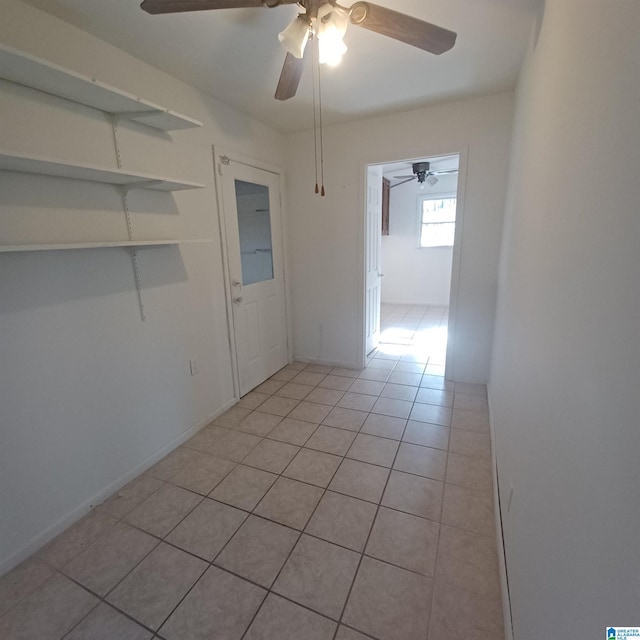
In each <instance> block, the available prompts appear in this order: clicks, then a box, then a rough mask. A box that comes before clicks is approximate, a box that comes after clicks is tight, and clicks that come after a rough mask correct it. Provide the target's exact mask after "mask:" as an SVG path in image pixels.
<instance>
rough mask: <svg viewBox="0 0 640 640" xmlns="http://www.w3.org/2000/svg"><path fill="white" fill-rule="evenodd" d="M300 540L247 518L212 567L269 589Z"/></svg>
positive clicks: (276, 526) (295, 534)
mask: <svg viewBox="0 0 640 640" xmlns="http://www.w3.org/2000/svg"><path fill="white" fill-rule="evenodd" d="M299 537H300V534H299V533H298V532H297V531H294V530H293V529H289V527H283V526H282V525H281V524H276V523H275V522H271V520H264V519H263V518H258V517H257V516H249V518H248V519H247V520H246V522H245V523H244V524H243V525H242V526H241V527H240V529H238V532H237V533H236V535H235V536H234V537H233V540H231V542H229V544H227V546H226V547H225V548H224V550H223V551H222V553H221V554H220V555H219V556H218V557H217V558H216V560H215V564H217V565H218V566H220V567H222V568H224V569H228V570H229V571H231V572H232V573H235V574H238V575H240V576H242V577H243V578H247V579H248V580H251V581H252V582H257V583H258V584H259V585H262V586H263V587H266V588H267V589H269V588H270V587H271V585H272V584H273V581H274V580H275V579H276V576H277V575H278V572H279V571H280V569H281V568H282V565H284V563H285V561H286V559H287V558H288V557H289V553H291V549H293V547H294V546H295V544H296V542H297V541H298V538H299Z"/></svg>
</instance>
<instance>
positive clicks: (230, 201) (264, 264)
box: [220, 160, 288, 396]
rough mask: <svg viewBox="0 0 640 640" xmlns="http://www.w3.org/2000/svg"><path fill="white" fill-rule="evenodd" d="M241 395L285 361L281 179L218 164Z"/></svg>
mask: <svg viewBox="0 0 640 640" xmlns="http://www.w3.org/2000/svg"><path fill="white" fill-rule="evenodd" d="M220 169H221V173H222V198H223V208H224V221H225V234H226V242H227V258H228V262H229V278H230V281H231V294H232V315H233V326H234V333H235V354H236V361H237V370H238V379H239V386H240V395H241V396H243V395H245V394H246V393H248V392H249V391H251V389H253V388H255V387H256V386H258V385H259V384H260V383H262V382H264V381H265V380H266V379H267V378H268V377H269V376H271V375H273V374H274V373H275V372H276V371H278V370H279V369H281V368H282V367H284V366H285V365H286V364H287V361H288V358H287V329H286V313H285V298H284V261H283V255H282V227H281V219H280V179H279V176H278V175H277V174H275V173H271V172H269V171H264V170H262V169H257V168H255V167H251V166H249V165H247V164H244V163H241V162H236V161H233V160H231V161H230V162H229V164H227V165H224V166H223V165H220Z"/></svg>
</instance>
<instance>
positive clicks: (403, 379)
mask: <svg viewBox="0 0 640 640" xmlns="http://www.w3.org/2000/svg"><path fill="white" fill-rule="evenodd" d="M421 380H422V376H421V375H420V374H419V373H409V372H407V371H394V372H393V373H392V374H391V376H390V377H389V382H393V383H394V384H406V385H408V386H410V387H419V386H420V382H421Z"/></svg>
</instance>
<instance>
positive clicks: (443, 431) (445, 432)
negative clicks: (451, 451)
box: [402, 420, 450, 451]
mask: <svg viewBox="0 0 640 640" xmlns="http://www.w3.org/2000/svg"><path fill="white" fill-rule="evenodd" d="M449 432H450V429H449V427H443V426H442V425H439V424H428V423H427V422H416V421H415V420H409V422H407V428H406V429H405V432H404V435H403V436H402V440H403V441H404V442H409V443H411V444H419V445H422V446H423V447H431V448H432V449H442V450H443V451H446V450H447V449H448V448H449Z"/></svg>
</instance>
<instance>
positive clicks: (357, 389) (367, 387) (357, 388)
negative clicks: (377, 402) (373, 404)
mask: <svg viewBox="0 0 640 640" xmlns="http://www.w3.org/2000/svg"><path fill="white" fill-rule="evenodd" d="M351 382H353V384H352V385H351V386H350V387H349V391H350V392H351V393H363V394H364V395H367V396H379V395H380V394H381V393H382V390H383V389H384V382H378V381H376V380H363V379H362V378H358V379H357V380H352V381H351Z"/></svg>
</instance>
